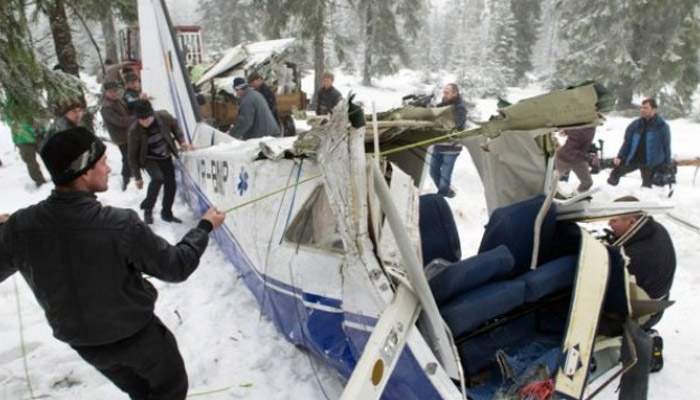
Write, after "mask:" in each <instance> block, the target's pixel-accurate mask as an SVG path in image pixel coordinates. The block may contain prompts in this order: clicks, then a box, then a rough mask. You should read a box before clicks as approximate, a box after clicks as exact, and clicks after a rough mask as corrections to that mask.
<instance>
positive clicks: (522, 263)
mask: <svg viewBox="0 0 700 400" xmlns="http://www.w3.org/2000/svg"><path fill="white" fill-rule="evenodd" d="M544 200H545V196H544V195H540V196H536V197H533V198H530V199H527V200H524V201H520V202H517V203H514V204H511V205H509V206H506V207H501V208H498V209H496V210H494V212H493V214H491V218H490V219H489V222H488V224H487V225H486V230H485V232H484V236H482V238H481V245H480V246H479V253H483V252H485V251H487V250H491V249H493V248H495V247H497V246H500V245H505V246H506V247H508V249H509V250H510V252H511V253H512V254H513V257H514V259H515V269H514V272H513V276H514V275H519V274H521V273H524V272H526V271H527V270H529V268H530V261H531V258H532V246H533V240H534V238H533V236H534V231H533V229H534V225H535V219H536V218H537V214H538V212H539V211H540V208H541V207H542V204H543V203H544ZM555 228H556V209H555V206H554V205H552V207H550V209H549V211H548V212H547V214H546V216H545V218H544V220H543V222H542V229H541V234H540V252H539V255H540V257H539V258H540V262H542V261H545V260H546V257H547V255H548V254H549V253H550V248H551V246H552V244H553V243H554V232H555Z"/></svg>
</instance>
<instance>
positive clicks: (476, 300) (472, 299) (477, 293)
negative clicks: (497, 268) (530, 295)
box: [440, 281, 525, 337]
mask: <svg viewBox="0 0 700 400" xmlns="http://www.w3.org/2000/svg"><path fill="white" fill-rule="evenodd" d="M524 301H525V282H523V281H503V282H494V283H489V284H487V285H486V286H483V287H480V288H478V289H474V290H471V291H469V292H467V293H465V294H463V295H461V296H459V297H457V298H455V299H453V300H452V301H450V302H449V303H447V304H446V305H445V306H443V307H441V308H440V313H441V314H442V317H443V318H444V319H445V322H447V325H448V326H449V327H450V329H451V330H452V334H453V335H454V336H455V337H457V336H460V335H462V334H465V333H467V332H470V331H472V330H473V329H474V328H477V327H478V326H479V325H481V324H483V323H484V322H486V321H488V320H490V319H493V318H495V317H498V316H499V315H502V314H505V313H507V312H508V311H510V310H512V309H514V308H516V307H518V306H520V305H522V304H523V303H524Z"/></svg>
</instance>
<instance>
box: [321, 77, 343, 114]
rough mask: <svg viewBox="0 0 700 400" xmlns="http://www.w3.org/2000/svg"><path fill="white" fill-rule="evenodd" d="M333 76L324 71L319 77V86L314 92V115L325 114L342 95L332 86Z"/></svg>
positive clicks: (328, 112)
mask: <svg viewBox="0 0 700 400" xmlns="http://www.w3.org/2000/svg"><path fill="white" fill-rule="evenodd" d="M334 80H335V77H334V76H333V74H331V73H330V72H325V73H324V74H323V76H322V77H321V87H320V88H319V89H318V92H316V96H315V97H316V115H326V114H330V113H331V112H332V111H333V108H334V107H335V106H336V105H337V104H338V102H339V101H340V99H342V98H343V95H342V94H340V92H339V91H338V89H336V88H335V87H333V81H334Z"/></svg>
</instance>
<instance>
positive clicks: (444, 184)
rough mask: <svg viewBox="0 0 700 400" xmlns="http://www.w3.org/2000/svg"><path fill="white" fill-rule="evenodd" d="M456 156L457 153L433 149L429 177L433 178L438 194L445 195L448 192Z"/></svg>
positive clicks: (457, 155)
mask: <svg viewBox="0 0 700 400" xmlns="http://www.w3.org/2000/svg"><path fill="white" fill-rule="evenodd" d="M457 157H459V153H441V152H439V151H433V156H432V160H431V161H430V177H431V178H433V182H435V186H437V188H438V194H441V195H443V196H447V194H448V193H449V192H450V184H451V182H452V170H453V169H454V168H455V161H457Z"/></svg>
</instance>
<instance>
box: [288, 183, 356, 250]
mask: <svg viewBox="0 0 700 400" xmlns="http://www.w3.org/2000/svg"><path fill="white" fill-rule="evenodd" d="M284 239H285V240H286V241H288V242H291V243H295V244H298V245H303V246H311V247H316V248H319V249H323V250H328V251H333V252H341V253H342V252H344V251H345V247H344V246H343V241H342V239H341V238H340V234H339V233H338V223H337V221H336V218H335V215H334V214H333V212H332V210H331V207H330V203H329V201H328V196H326V191H325V189H324V186H323V185H321V186H319V187H317V188H316V189H315V190H314V192H313V193H312V194H311V196H309V198H308V199H307V201H306V203H304V206H303V207H302V208H301V210H300V211H299V212H298V213H297V215H296V216H295V217H294V219H293V220H292V223H291V224H289V227H288V228H287V230H286V232H285V233H284Z"/></svg>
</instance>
